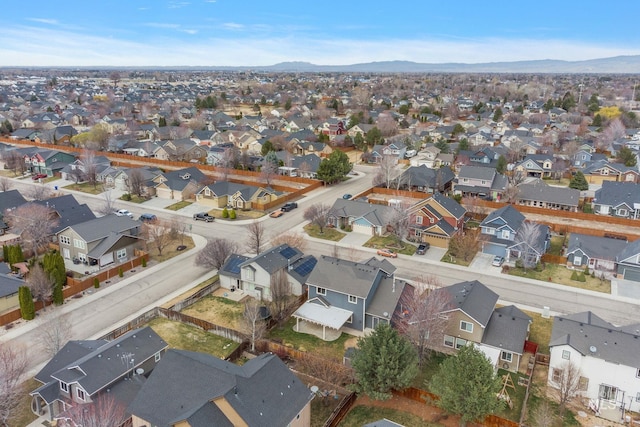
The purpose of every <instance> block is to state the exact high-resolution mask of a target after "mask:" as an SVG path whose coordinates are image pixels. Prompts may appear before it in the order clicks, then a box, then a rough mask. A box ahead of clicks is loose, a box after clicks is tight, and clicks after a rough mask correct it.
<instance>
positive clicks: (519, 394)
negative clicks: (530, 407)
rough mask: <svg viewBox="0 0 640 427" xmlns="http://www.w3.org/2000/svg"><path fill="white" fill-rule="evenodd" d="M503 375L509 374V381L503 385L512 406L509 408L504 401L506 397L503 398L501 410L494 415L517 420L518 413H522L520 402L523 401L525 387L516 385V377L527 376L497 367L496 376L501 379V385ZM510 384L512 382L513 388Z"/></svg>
mask: <svg viewBox="0 0 640 427" xmlns="http://www.w3.org/2000/svg"><path fill="white" fill-rule="evenodd" d="M505 375H510V376H511V382H507V386H506V387H505V390H506V392H507V393H508V395H509V399H511V403H512V405H513V407H512V408H509V405H508V404H507V403H506V399H505V405H504V406H503V407H502V409H501V410H499V411H498V412H497V413H496V415H498V416H499V417H502V418H506V419H508V420H511V421H515V422H519V421H520V414H521V413H522V404H523V403H524V395H525V393H526V392H527V388H526V387H524V386H521V385H518V378H520V377H522V378H527V376H526V375H522V374H516V373H514V372H509V371H505V370H504V369H498V377H500V379H501V380H502V381H503V383H502V384H503V387H504V381H505V378H504V376H505ZM507 381H508V380H507ZM511 384H513V388H511V386H510V385H511Z"/></svg>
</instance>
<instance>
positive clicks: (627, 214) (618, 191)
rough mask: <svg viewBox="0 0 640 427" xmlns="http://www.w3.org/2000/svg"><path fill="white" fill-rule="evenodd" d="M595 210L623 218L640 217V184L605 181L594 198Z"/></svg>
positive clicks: (598, 212)
mask: <svg viewBox="0 0 640 427" xmlns="http://www.w3.org/2000/svg"><path fill="white" fill-rule="evenodd" d="M592 204H593V212H594V213H596V214H599V215H612V216H619V217H623V218H634V219H636V218H640V184H636V183H633V182H612V181H604V182H603V183H602V187H600V188H599V189H598V190H596V192H595V195H594V198H593V202H592Z"/></svg>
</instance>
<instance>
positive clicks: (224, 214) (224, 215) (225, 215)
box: [222, 208, 229, 218]
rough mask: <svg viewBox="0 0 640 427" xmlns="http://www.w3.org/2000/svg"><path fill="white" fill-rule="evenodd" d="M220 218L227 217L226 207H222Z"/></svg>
mask: <svg viewBox="0 0 640 427" xmlns="http://www.w3.org/2000/svg"><path fill="white" fill-rule="evenodd" d="M222 218H229V211H228V210H227V208H224V209H222Z"/></svg>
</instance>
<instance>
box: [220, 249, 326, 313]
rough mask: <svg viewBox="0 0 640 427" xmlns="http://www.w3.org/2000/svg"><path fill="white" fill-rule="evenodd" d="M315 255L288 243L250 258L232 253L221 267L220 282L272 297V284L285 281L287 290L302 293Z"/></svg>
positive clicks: (244, 290) (257, 296) (293, 293)
mask: <svg viewBox="0 0 640 427" xmlns="http://www.w3.org/2000/svg"><path fill="white" fill-rule="evenodd" d="M315 265H316V258H315V257H314V256H312V255H307V256H305V255H304V254H303V253H302V252H301V251H300V250H299V249H296V248H294V247H291V246H289V245H287V244H282V245H280V246H275V247H272V248H269V249H267V250H266V251H264V252H261V253H260V254H258V255H256V256H255V257H252V258H249V257H245V256H243V255H238V254H233V255H231V256H230V257H229V258H228V259H227V261H226V262H225V264H224V265H223V266H222V267H221V268H220V286H222V287H223V288H225V289H229V290H231V291H234V292H235V291H239V292H245V293H247V294H249V295H251V296H253V297H254V298H257V299H259V300H267V301H270V300H271V297H272V295H271V287H272V286H273V285H274V283H275V282H276V281H286V286H287V288H288V289H287V291H288V292H287V293H288V294H290V295H296V296H298V295H302V293H303V292H304V291H305V289H304V286H305V282H306V280H307V277H309V274H310V273H311V271H312V270H313V268H314V266H315Z"/></svg>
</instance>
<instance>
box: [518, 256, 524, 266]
mask: <svg viewBox="0 0 640 427" xmlns="http://www.w3.org/2000/svg"><path fill="white" fill-rule="evenodd" d="M516 268H524V262H523V261H522V260H521V259H520V258H518V259H517V260H516Z"/></svg>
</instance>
